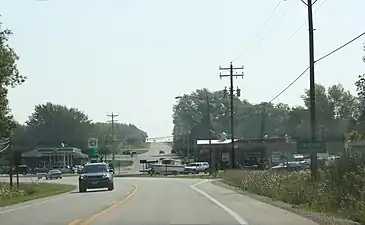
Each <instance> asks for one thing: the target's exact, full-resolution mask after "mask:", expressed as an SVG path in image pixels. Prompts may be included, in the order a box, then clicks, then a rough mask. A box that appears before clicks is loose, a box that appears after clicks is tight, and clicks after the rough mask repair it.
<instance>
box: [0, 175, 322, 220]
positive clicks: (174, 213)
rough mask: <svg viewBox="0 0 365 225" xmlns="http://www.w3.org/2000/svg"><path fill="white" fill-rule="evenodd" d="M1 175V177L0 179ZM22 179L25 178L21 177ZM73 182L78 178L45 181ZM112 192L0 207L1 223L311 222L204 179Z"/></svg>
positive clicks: (140, 181)
mask: <svg viewBox="0 0 365 225" xmlns="http://www.w3.org/2000/svg"><path fill="white" fill-rule="evenodd" d="M2 179H6V178H0V180H2ZM21 180H22V181H23V182H25V181H30V178H23V177H22V178H21ZM44 182H57V183H67V184H77V177H64V178H63V179H62V180H53V181H44ZM114 182H115V190H114V191H99V190H98V191H89V192H87V193H78V192H76V191H74V192H71V193H66V194H63V195H59V196H56V197H51V198H47V199H43V200H34V201H30V202H27V203H23V204H18V205H14V206H11V207H0V221H1V222H0V223H1V224H12V225H89V224H90V225H115V224H131V225H137V224H158V225H168V224H220V225H221V224H227V225H231V224H232V225H236V224H250V225H293V224H295V225H314V224H315V223H313V222H311V221H309V220H307V219H304V218H302V217H300V216H298V215H296V214H293V213H290V212H286V211H284V210H281V209H278V208H275V207H273V206H270V205H267V204H265V203H261V202H259V201H257V200H254V199H251V198H249V197H247V196H244V195H241V194H238V193H235V192H234V191H232V190H228V189H225V188H222V187H219V186H216V185H214V184H211V183H210V181H207V180H199V179H179V178H115V181H114Z"/></svg>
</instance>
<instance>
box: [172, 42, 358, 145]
mask: <svg viewBox="0 0 365 225" xmlns="http://www.w3.org/2000/svg"><path fill="white" fill-rule="evenodd" d="M364 50H365V48H364ZM362 60H363V61H364V62H365V57H364V58H363V59H362ZM354 85H355V87H356V90H357V94H356V95H353V94H352V93H351V92H350V91H349V90H346V89H345V88H344V87H343V86H342V84H334V85H331V86H329V87H327V88H326V87H325V86H323V85H321V84H319V83H317V84H316V85H315V96H316V119H317V132H318V133H317V135H318V137H320V138H322V139H323V140H328V141H333V140H344V139H346V138H349V139H362V136H363V134H365V74H362V75H359V76H358V80H357V81H356V82H355V84H354ZM301 98H302V101H303V106H289V105H288V104H284V103H277V104H274V103H272V102H261V103H259V104H252V103H250V102H249V101H248V100H245V99H239V98H238V97H237V96H235V97H234V136H235V137H238V138H262V137H265V136H266V137H276V136H281V137H283V136H285V135H288V136H290V137H292V138H302V139H303V138H309V137H310V135H309V134H310V114H309V90H308V89H305V90H304V92H303V95H302V96H301ZM207 99H208V103H209V104H208V105H207ZM207 106H209V108H207ZM208 115H209V116H208ZM173 124H174V126H173V136H174V146H175V148H177V149H180V150H184V149H185V148H186V145H187V141H188V140H189V141H190V142H191V143H190V144H191V145H193V144H194V142H195V141H196V140H197V139H207V138H208V137H209V136H210V137H211V138H212V139H217V138H219V135H220V133H222V132H225V133H227V136H228V137H230V130H231V128H230V100H229V95H228V94H225V93H224V92H223V91H212V92H211V91H209V90H207V89H198V90H196V91H194V92H192V93H190V94H187V95H184V96H183V97H182V98H180V99H179V101H178V102H177V103H176V104H175V105H174V106H173ZM208 128H209V130H210V132H208Z"/></svg>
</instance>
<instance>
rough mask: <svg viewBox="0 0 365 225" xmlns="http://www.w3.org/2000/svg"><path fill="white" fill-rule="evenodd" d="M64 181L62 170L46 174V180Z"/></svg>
mask: <svg viewBox="0 0 365 225" xmlns="http://www.w3.org/2000/svg"><path fill="white" fill-rule="evenodd" d="M52 179H62V172H61V171H60V170H50V171H49V172H48V173H47V174H46V180H52Z"/></svg>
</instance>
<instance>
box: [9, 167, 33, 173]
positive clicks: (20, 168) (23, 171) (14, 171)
mask: <svg viewBox="0 0 365 225" xmlns="http://www.w3.org/2000/svg"><path fill="white" fill-rule="evenodd" d="M12 172H13V174H23V175H27V174H29V173H30V168H29V167H28V166H27V165H19V166H18V169H17V168H16V167H15V168H13V170H12ZM8 173H9V174H10V171H9V172H8Z"/></svg>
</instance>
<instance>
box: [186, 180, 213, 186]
mask: <svg viewBox="0 0 365 225" xmlns="http://www.w3.org/2000/svg"><path fill="white" fill-rule="evenodd" d="M208 181H209V180H202V181H199V182H198V183H196V184H193V185H191V186H190V187H195V186H198V185H199V184H202V183H205V182H208Z"/></svg>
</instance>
